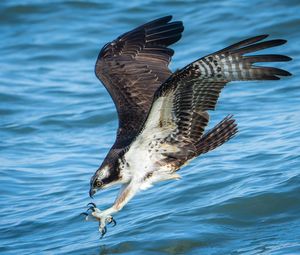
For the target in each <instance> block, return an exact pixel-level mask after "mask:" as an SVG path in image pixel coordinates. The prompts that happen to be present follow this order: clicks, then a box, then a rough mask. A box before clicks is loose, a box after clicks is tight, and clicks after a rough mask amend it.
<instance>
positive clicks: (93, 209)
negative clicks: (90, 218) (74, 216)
mask: <svg viewBox="0 0 300 255" xmlns="http://www.w3.org/2000/svg"><path fill="white" fill-rule="evenodd" d="M89 210H91V211H92V212H94V211H95V207H93V206H90V207H89V208H88V209H87V210H86V212H88V211H89Z"/></svg>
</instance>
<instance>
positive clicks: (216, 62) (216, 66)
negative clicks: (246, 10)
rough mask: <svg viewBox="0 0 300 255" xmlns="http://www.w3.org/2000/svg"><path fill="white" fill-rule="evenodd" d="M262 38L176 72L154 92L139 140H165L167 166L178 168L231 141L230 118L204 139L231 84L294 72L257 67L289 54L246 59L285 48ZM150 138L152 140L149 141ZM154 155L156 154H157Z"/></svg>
mask: <svg viewBox="0 0 300 255" xmlns="http://www.w3.org/2000/svg"><path fill="white" fill-rule="evenodd" d="M264 38H266V36H257V37H253V38H250V39H247V40H244V41H242V42H240V43H237V44H234V45H232V46H229V47H227V48H225V49H223V50H221V51H218V52H216V53H213V54H211V55H208V56H206V57H203V58H201V59H199V60H197V61H195V62H193V63H191V64H190V65H188V66H186V67H185V68H183V69H181V70H179V71H178V72H176V73H174V74H173V75H172V76H171V77H170V78H169V79H168V80H167V81H166V82H165V83H164V84H163V85H162V86H161V87H160V88H159V89H158V90H157V91H156V93H155V96H154V101H153V105H152V108H151V110H150V111H149V116H148V118H147V120H146V122H145V124H144V127H143V129H142V132H141V134H140V136H141V137H139V139H137V140H138V141H145V140H146V141H147V139H148V140H149V139H152V137H157V138H159V139H160V141H159V142H160V143H161V148H162V150H160V151H158V152H157V153H158V154H163V155H165V156H167V157H168V158H169V159H168V162H169V163H170V162H175V164H176V167H179V166H180V165H182V164H183V163H184V162H186V161H187V160H189V159H191V158H193V157H195V156H197V155H199V154H200V153H205V152H207V151H209V150H212V149H214V148H216V147H217V146H219V145H221V144H222V143H224V142H226V141H227V140H228V139H230V138H231V137H232V136H233V135H234V134H235V133H236V132H237V128H236V125H235V123H234V120H233V119H231V118H230V117H228V118H225V119H224V120H223V121H222V122H221V123H219V124H218V125H217V126H216V127H215V128H214V129H213V130H211V131H210V132H208V133H206V134H204V135H203V132H204V129H205V127H206V125H207V123H208V121H209V115H208V112H207V111H208V110H214V109H215V106H216V103H217V100H218V98H219V94H220V92H221V90H222V89H223V88H224V87H225V85H226V84H227V83H228V82H230V81H237V80H278V79H279V76H289V75H291V74H290V73H289V72H287V71H285V70H282V69H278V68H275V67H262V66H254V65H253V63H255V62H273V61H274V62H276V61H289V60H291V58H289V57H287V56H284V55H254V56H244V54H246V53H252V52H255V51H258V50H262V49H266V48H270V47H274V46H278V45H281V44H284V43H285V42H286V41H285V40H270V41H265V42H259V41H261V40H263V39H264ZM149 137H150V138H149ZM153 153H154V152H153Z"/></svg>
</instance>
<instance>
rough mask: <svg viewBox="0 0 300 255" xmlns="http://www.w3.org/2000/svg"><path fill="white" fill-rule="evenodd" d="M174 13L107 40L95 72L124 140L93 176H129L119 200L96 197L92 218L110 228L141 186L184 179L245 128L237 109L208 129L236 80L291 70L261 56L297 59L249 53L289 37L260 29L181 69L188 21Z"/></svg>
mask: <svg viewBox="0 0 300 255" xmlns="http://www.w3.org/2000/svg"><path fill="white" fill-rule="evenodd" d="M171 19H172V16H166V17H163V18H160V19H156V20H154V21H151V22H149V23H146V24H144V25H142V26H139V27H137V28H135V29H134V30H132V31H129V32H127V33H125V34H123V35H121V36H120V37H118V38H117V39H115V40H113V41H112V42H109V43H107V44H106V45H105V46H104V47H103V48H102V50H101V51H100V53H99V56H98V59H97V62H96V66H95V73H96V76H97V77H98V78H99V79H100V80H101V81H102V83H103V84H104V86H105V87H106V89H107V90H108V92H109V94H110V95H111V97H112V99H113V101H114V103H115V105H116V108H117V112H118V116H119V127H118V130H117V135H116V141H115V143H114V145H113V146H112V148H111V149H110V151H109V152H108V154H107V156H106V158H105V159H104V161H103V163H102V165H101V166H100V167H99V169H98V170H97V171H96V172H95V174H94V175H93V177H92V178H91V182H90V196H91V197H92V196H93V195H94V194H95V193H96V191H97V190H99V189H103V188H107V187H111V186H113V185H116V184H121V185H122V188H121V190H120V193H119V195H118V197H117V198H116V201H115V202H114V204H113V206H112V207H110V208H109V209H107V210H104V211H101V210H100V209H98V208H97V207H96V205H95V204H94V203H90V204H89V205H91V206H90V208H89V209H88V211H87V212H86V213H84V214H85V216H86V219H87V220H89V219H94V220H97V221H98V222H99V231H100V232H101V233H102V236H101V237H103V235H104V234H105V233H106V225H107V224H109V223H111V222H113V223H114V224H115V223H116V222H115V221H114V219H113V217H112V215H113V214H115V213H117V212H118V211H120V210H121V209H122V208H123V207H124V206H125V205H126V204H127V203H128V202H129V200H130V199H132V198H133V197H134V195H135V194H136V193H137V192H138V191H139V190H144V189H147V188H149V187H151V186H152V185H153V184H154V183H156V182H160V181H164V180H172V179H175V180H176V179H179V178H180V175H179V174H178V173H177V171H178V170H179V169H180V168H181V167H182V166H183V165H185V164H186V163H187V162H188V161H190V160H191V159H193V158H195V157H197V156H199V155H201V154H204V153H206V152H208V151H211V150H213V149H215V148H217V147H218V146H220V145H222V144H223V143H225V142H226V141H228V140H229V139H231V138H232V137H233V136H234V135H235V134H236V133H237V125H236V124H235V120H234V119H233V118H232V116H231V115H229V116H227V117H225V118H224V119H223V120H222V121H221V122H220V123H219V124H217V125H216V126H215V127H214V128H212V129H211V130H210V131H208V132H206V133H204V129H205V127H206V126H207V124H208V121H209V114H208V110H214V109H215V106H216V103H217V100H218V97H219V94H220V92H221V90H222V89H223V88H224V87H225V85H226V84H227V83H228V82H231V81H243V80H244V81H248V80H278V79H279V76H289V75H291V74H290V73H289V72H287V71H285V70H282V69H278V68H274V67H265V66H264V67H263V66H255V65H253V64H254V63H259V62H273V61H275V62H276V61H289V60H291V58H289V57H287V56H283V55H274V54H267V55H245V54H248V53H252V52H255V51H258V50H263V49H266V48H270V47H274V46H278V45H282V44H284V43H286V40H280V39H277V40H268V41H262V40H264V39H265V38H266V37H267V36H268V35H260V36H255V37H252V38H249V39H246V40H243V41H241V42H238V43H235V44H233V45H231V46H229V47H226V48H224V49H222V50H220V51H217V52H215V53H213V54H210V55H207V56H205V57H202V58H200V59H198V60H196V61H194V62H193V63H191V64H189V65H187V66H186V67H184V68H182V69H181V70H178V71H176V72H174V73H172V72H171V70H170V69H169V68H168V65H169V63H170V61H171V57H172V56H173V54H174V51H173V50H172V49H170V48H169V46H170V45H171V44H173V43H175V42H177V41H178V40H179V39H180V38H181V33H182V32H183V29H184V28H183V24H182V22H180V21H175V22H170V21H171Z"/></svg>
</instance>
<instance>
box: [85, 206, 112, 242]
mask: <svg viewBox="0 0 300 255" xmlns="http://www.w3.org/2000/svg"><path fill="white" fill-rule="evenodd" d="M87 206H89V208H88V209H87V211H86V213H82V214H83V215H84V216H85V219H86V220H87V221H89V220H97V221H98V222H99V232H100V233H101V238H102V237H103V236H104V235H105V234H106V232H107V229H106V225H107V224H111V223H113V226H115V225H116V224H117V223H116V221H115V220H114V218H113V217H112V216H111V215H109V214H108V213H107V212H106V211H101V210H100V209H99V208H97V206H96V205H95V204H94V203H89V204H88V205H87Z"/></svg>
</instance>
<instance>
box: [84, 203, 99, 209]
mask: <svg viewBox="0 0 300 255" xmlns="http://www.w3.org/2000/svg"><path fill="white" fill-rule="evenodd" d="M90 205H91V206H92V207H97V206H96V204H95V203H93V202H90V203H88V204H87V205H86V206H90ZM90 208H91V207H90Z"/></svg>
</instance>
